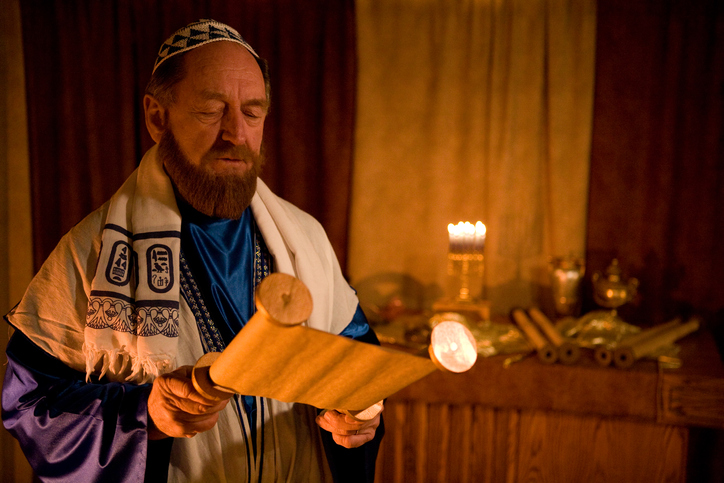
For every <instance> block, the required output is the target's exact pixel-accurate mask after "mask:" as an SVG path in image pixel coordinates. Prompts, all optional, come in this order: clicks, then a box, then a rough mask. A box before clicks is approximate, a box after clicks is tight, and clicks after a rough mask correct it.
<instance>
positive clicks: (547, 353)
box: [510, 309, 558, 364]
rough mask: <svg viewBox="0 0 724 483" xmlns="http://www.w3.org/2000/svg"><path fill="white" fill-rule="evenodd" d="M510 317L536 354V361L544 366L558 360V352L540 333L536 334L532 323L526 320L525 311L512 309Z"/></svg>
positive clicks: (536, 330)
mask: <svg viewBox="0 0 724 483" xmlns="http://www.w3.org/2000/svg"><path fill="white" fill-rule="evenodd" d="M510 315H511V316H512V317H513V320H515V323H516V324H518V327H520V330H522V331H523V333H524V334H525V335H526V337H527V338H528V340H529V341H530V342H531V343H532V344H533V346H534V347H535V349H536V351H537V353H538V359H540V360H541V362H544V363H546V364H553V363H554V362H556V359H558V351H557V350H556V348H555V347H554V346H553V345H552V344H551V343H550V342H548V340H547V339H546V338H545V337H543V335H542V334H541V333H540V332H538V329H536V328H535V326H534V325H533V322H531V320H530V319H529V318H528V315H527V314H526V313H525V311H524V310H523V309H513V310H512V311H511V312H510Z"/></svg>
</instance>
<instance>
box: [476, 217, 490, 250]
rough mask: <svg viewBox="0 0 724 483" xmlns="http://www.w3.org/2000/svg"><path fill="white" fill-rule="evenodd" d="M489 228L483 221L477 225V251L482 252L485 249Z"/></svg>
mask: <svg viewBox="0 0 724 483" xmlns="http://www.w3.org/2000/svg"><path fill="white" fill-rule="evenodd" d="M487 231H488V230H487V228H485V225H483V222H482V221H478V222H477V223H476V224H475V251H476V252H482V251H483V250H484V249H485V233H486V232H487Z"/></svg>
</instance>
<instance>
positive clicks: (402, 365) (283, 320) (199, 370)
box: [192, 273, 477, 420]
mask: <svg viewBox="0 0 724 483" xmlns="http://www.w3.org/2000/svg"><path fill="white" fill-rule="evenodd" d="M256 305H257V312H256V314H254V316H253V317H252V318H251V319H250V320H249V322H247V324H246V325H245V326H244V328H243V329H242V330H241V331H240V332H239V333H238V334H237V335H236V337H234V339H233V340H232V341H231V343H230V344H229V346H228V347H227V348H226V349H225V350H224V352H221V353H218V352H210V353H208V354H205V355H204V356H203V357H201V358H200V359H199V360H198V362H197V363H196V365H195V366H194V369H193V372H192V379H193V383H194V387H195V388H196V389H197V390H198V391H199V392H200V393H201V394H203V395H204V396H205V397H207V398H209V399H223V398H225V397H228V394H229V393H238V394H244V395H248V396H261V397H268V398H271V399H276V400H279V401H283V402H298V403H303V404H309V405H311V406H315V407H317V408H320V409H336V410H338V411H340V412H344V413H346V414H349V415H350V416H353V417H356V418H357V419H361V420H367V419H371V418H373V417H375V416H376V414H377V413H378V412H379V411H380V410H381V409H382V405H381V403H380V402H381V401H382V400H383V399H384V398H386V397H388V396H390V395H391V394H393V393H395V392H397V391H399V390H400V389H402V388H404V387H406V386H408V385H409V384H411V383H413V382H415V381H416V380H418V379H421V378H422V377H424V376H426V375H427V374H429V373H431V372H433V371H434V370H435V369H437V368H440V369H444V370H449V371H452V372H464V371H467V370H468V369H470V368H471V367H472V366H473V364H474V363H475V360H476V359H477V349H476V345H475V339H474V338H473V336H472V334H471V333H470V331H469V330H468V329H467V328H465V327H464V326H463V325H462V324H458V323H455V322H445V323H442V324H438V325H437V326H436V327H435V328H434V329H433V332H432V336H431V344H430V347H429V355H430V357H429V358H428V357H419V356H415V355H411V354H408V353H405V352H400V351H395V350H392V349H388V348H384V347H380V346H376V345H372V344H366V343H363V342H359V341H355V340H352V339H349V338H347V337H342V336H339V335H334V334H329V333H327V332H322V331H319V330H315V329H312V328H309V327H306V326H303V325H302V323H303V322H304V321H306V320H307V318H308V317H309V315H310V314H311V312H312V299H311V295H310V293H309V290H308V289H307V287H306V286H305V285H304V284H303V283H302V282H301V281H300V280H298V279H296V278H294V277H292V276H291V275H285V274H281V273H275V274H271V275H269V276H268V277H266V278H265V279H264V280H263V281H262V282H261V283H260V284H259V286H258V288H257V291H256Z"/></svg>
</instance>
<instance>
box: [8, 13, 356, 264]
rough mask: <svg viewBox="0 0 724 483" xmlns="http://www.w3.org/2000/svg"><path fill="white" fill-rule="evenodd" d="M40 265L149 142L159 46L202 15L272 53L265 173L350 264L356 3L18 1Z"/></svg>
mask: <svg viewBox="0 0 724 483" xmlns="http://www.w3.org/2000/svg"><path fill="white" fill-rule="evenodd" d="M21 13H22V27H23V43H24V49H25V63H26V82H27V96H28V123H29V139H30V163H31V177H32V190H33V193H32V201H33V229H34V240H33V242H34V262H35V266H36V269H37V268H39V267H40V264H41V263H42V262H43V260H45V258H46V257H47V256H48V254H49V253H50V251H51V250H52V249H53V247H54V246H55V244H56V243H57V241H58V239H59V238H60V237H61V236H62V234H63V233H65V232H66V231H67V230H68V229H69V228H70V227H72V226H73V225H74V224H75V223H77V222H78V221H80V220H81V219H82V218H83V217H84V216H85V215H86V214H88V213H89V212H90V211H92V210H93V209H95V208H97V207H98V206H100V205H101V204H102V203H103V202H104V201H106V200H107V199H108V198H109V197H110V196H111V195H112V194H113V193H114V192H115V190H116V189H117V188H118V187H119V186H120V185H121V183H122V182H123V180H125V178H126V177H127V176H128V175H129V174H130V173H131V171H132V170H133V169H134V168H135V167H136V165H137V162H138V161H139V160H140V158H141V156H142V155H143V153H144V152H145V150H146V149H148V148H149V147H150V146H151V145H152V141H151V139H150V137H149V136H148V134H147V132H146V128H145V123H144V121H143V109H142V104H141V100H142V97H143V92H144V89H145V85H146V82H147V81H148V78H149V76H150V74H151V68H152V66H153V62H154V59H155V57H156V53H157V51H158V48H159V46H160V45H161V42H163V40H165V38H166V37H168V36H169V35H170V34H171V33H172V32H173V31H174V30H176V29H177V28H180V27H182V26H184V25H186V24H188V23H190V22H192V21H194V20H197V19H199V18H213V19H216V20H219V21H222V22H225V23H228V24H230V25H231V26H233V27H235V28H236V29H237V30H239V32H240V33H241V34H242V36H243V37H244V38H245V39H246V40H248V41H249V43H251V45H253V46H254V48H255V49H256V50H257V51H258V52H259V53H260V55H262V56H263V57H265V58H266V59H267V60H268V61H269V65H270V71H271V81H272V111H271V114H270V117H269V118H268V120H267V125H266V131H265V150H266V153H267V158H268V161H267V165H266V166H265V170H264V173H263V174H262V178H263V179H264V180H265V181H266V182H267V184H269V186H270V187H271V188H272V190H274V191H275V192H276V193H277V194H279V195H280V196H282V197H284V198H286V199H287V200H289V201H291V202H292V203H294V204H296V205H297V206H299V207H300V208H302V209H303V210H305V211H308V212H309V213H311V214H312V215H314V216H315V217H316V218H317V219H318V220H319V221H320V222H321V223H322V224H323V225H324V226H325V228H326V230H327V233H328V234H329V237H330V240H331V241H332V245H333V246H334V248H335V250H336V251H337V254H338V256H339V258H340V262H341V263H342V266H343V267H344V263H345V255H346V245H347V216H348V203H349V201H348V200H349V194H348V193H349V189H350V175H351V162H352V139H353V137H352V136H353V128H354V126H353V123H354V96H355V69H356V59H355V35H354V4H353V3H352V1H339V0H312V1H308V0H234V1H228V0H223V1H213V0H208V1H192V0H170V1H169V0H164V1H162V0H115V1H110V0H106V1H102V2H99V1H94V0H71V1H69V0H23V1H22V2H21Z"/></svg>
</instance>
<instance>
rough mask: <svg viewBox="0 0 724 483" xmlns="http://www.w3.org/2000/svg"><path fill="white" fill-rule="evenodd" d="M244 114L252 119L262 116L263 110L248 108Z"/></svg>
mask: <svg viewBox="0 0 724 483" xmlns="http://www.w3.org/2000/svg"><path fill="white" fill-rule="evenodd" d="M244 115H245V116H246V117H249V118H251V119H259V118H260V117H262V115H263V114H262V112H261V110H255V109H247V110H246V111H244Z"/></svg>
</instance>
